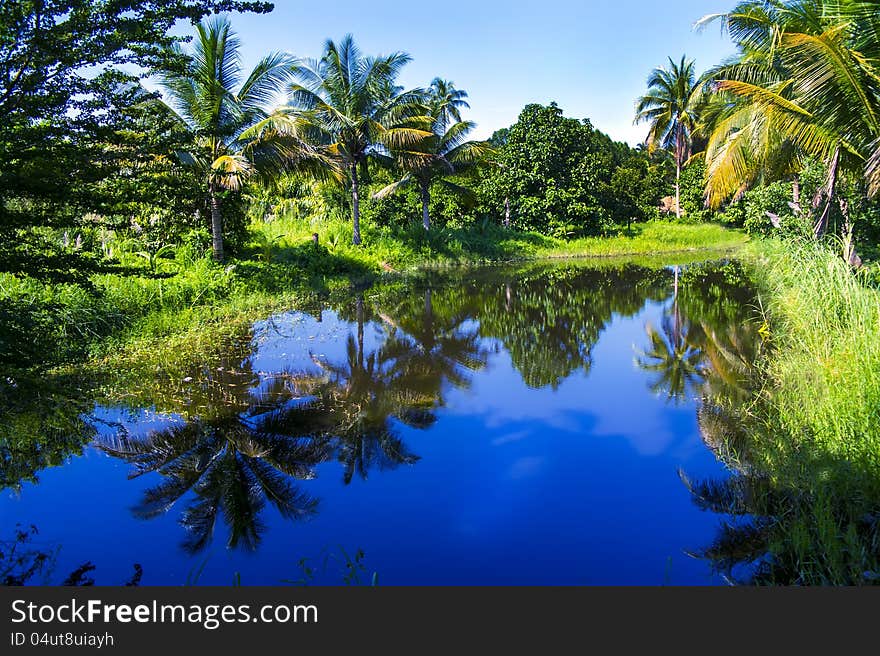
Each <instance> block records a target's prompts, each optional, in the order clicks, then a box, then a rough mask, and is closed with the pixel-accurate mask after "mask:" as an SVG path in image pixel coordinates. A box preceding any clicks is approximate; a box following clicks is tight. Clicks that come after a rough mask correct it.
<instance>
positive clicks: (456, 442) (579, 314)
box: [0, 261, 760, 585]
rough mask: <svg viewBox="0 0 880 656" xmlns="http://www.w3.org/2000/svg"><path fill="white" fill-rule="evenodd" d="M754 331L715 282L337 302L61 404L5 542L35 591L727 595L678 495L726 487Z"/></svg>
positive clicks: (735, 280)
mask: <svg viewBox="0 0 880 656" xmlns="http://www.w3.org/2000/svg"><path fill="white" fill-rule="evenodd" d="M754 315H755V294H754V291H753V289H752V288H751V286H750V285H749V283H748V281H747V280H746V279H745V277H744V275H743V272H742V269H741V267H740V266H739V265H738V264H737V263H736V262H731V261H721V262H711V263H700V264H691V265H685V266H682V267H679V266H654V265H650V264H644V265H643V264H636V263H631V262H630V263H620V262H613V261H609V262H606V263H604V264H600V265H597V264H587V263H579V262H561V263H532V264H529V265H524V266H519V267H502V268H479V269H461V270H459V269H456V270H453V271H449V272H439V271H434V272H421V273H419V274H417V275H414V276H412V277H410V278H408V279H406V280H405V281H402V282H401V281H397V282H394V283H389V284H387V285H376V286H373V287H369V288H366V289H353V290H352V291H351V294H350V295H349V296H348V297H347V298H346V299H345V300H343V301H340V302H334V303H328V304H327V305H326V306H323V307H315V308H314V309H312V310H311V311H310V312H309V313H303V312H289V313H282V314H278V315H276V316H272V317H269V318H267V319H265V320H263V321H259V322H256V323H255V324H254V325H253V326H252V327H251V328H250V330H247V331H245V333H244V334H241V335H237V336H236V337H234V338H232V339H230V340H229V341H228V342H224V343H223V344H218V345H217V348H216V349H215V350H216V353H215V354H214V355H212V357H211V358H209V359H206V360H204V361H198V362H189V361H187V358H185V357H183V356H181V358H180V361H179V362H176V363H175V365H174V366H173V367H168V366H165V367H155V368H154V370H155V369H157V368H158V369H161V373H156V374H155V375H154V376H153V375H147V374H144V373H143V372H132V375H129V376H121V378H120V379H119V380H116V381H115V382H114V383H113V384H103V385H100V386H97V385H96V386H95V387H94V388H90V389H89V390H88V392H87V393H85V392H84V393H83V395H80V396H78V397H77V398H76V401H74V400H72V399H70V400H68V401H64V402H62V401H60V400H56V401H54V402H55V403H57V404H58V405H57V406H56V407H55V410H53V412H56V413H59V414H61V415H63V414H64V413H65V411H66V412H67V415H68V416H67V417H66V418H61V419H59V418H58V417H54V416H53V417H52V418H51V421H49V422H48V424H50V425H51V429H48V428H45V425H47V424H46V421H45V417H43V420H41V421H43V423H42V424H39V425H40V426H43V428H40V429H38V430H43V431H44V433H45V435H43V436H42V437H41V436H37V437H36V438H35V439H37V441H39V440H40V439H42V440H43V444H42V445H41V446H39V447H34V446H33V445H30V444H29V445H27V446H21V448H20V450H16V449H15V448H12V449H7V453H5V454H4V455H3V468H4V475H3V480H2V482H3V484H4V486H5V491H4V493H3V495H2V498H0V516H2V518H3V521H2V526H3V527H5V529H4V530H6V531H7V532H8V531H9V530H10V529H11V527H14V526H15V525H16V524H20V525H21V526H22V527H29V526H31V525H34V526H36V527H37V529H38V533H35V534H33V535H29V536H27V537H24V536H21V541H22V542H23V543H26V545H25V546H27V548H28V549H31V550H32V551H33V552H34V553H44V554H49V555H50V556H51V557H50V558H48V559H47V562H48V561H51V564H52V568H51V569H49V568H44V569H45V571H42V570H41V571H40V572H39V573H38V575H37V574H35V575H34V576H33V577H31V579H30V580H29V581H28V582H31V583H40V582H45V581H48V582H50V583H58V582H60V580H62V579H63V578H64V577H65V576H67V574H68V573H69V572H71V571H73V570H75V569H76V568H77V567H78V566H79V565H81V564H83V563H86V562H89V563H93V564H94V565H95V567H96V569H94V570H90V573H89V574H88V575H89V576H94V578H95V579H96V580H97V582H98V583H99V584H108V585H115V584H120V583H122V582H125V581H126V580H128V579H129V578H131V576H132V572H133V571H134V570H133V568H134V566H135V564H137V566H138V567H139V569H140V570H141V571H142V579H141V580H140V582H141V583H142V584H144V585H182V584H187V583H198V584H219V585H226V584H230V583H232V582H233V581H236V582H241V583H242V584H244V585H277V584H280V583H282V582H295V583H309V584H340V583H362V584H369V583H371V582H378V583H379V584H380V585H417V584H418V585H421V584H429V585H446V584H466V585H468V584H473V585H485V584H526V585H532V584H560V585H600V584H611V585H621V584H623V585H629V584H638V585H664V584H671V585H714V584H721V583H723V582H724V580H723V578H722V576H721V575H720V574H718V573H717V568H715V567H713V566H712V563H711V562H709V561H708V560H707V559H706V558H704V557H703V558H700V557H698V556H700V555H705V549H706V547H707V545H709V544H711V543H712V542H713V540H714V539H715V537H716V535H717V533H718V531H719V527H720V526H722V525H723V524H724V522H725V521H726V519H727V518H726V517H725V516H724V515H723V514H717V513H715V512H710V511H708V510H706V509H705V504H700V503H695V499H694V495H693V494H692V491H691V488H692V484H691V483H690V482H691V481H697V480H710V479H711V480H724V478H725V477H726V476H728V474H727V472H726V469H725V466H724V465H723V464H722V462H721V461H720V460H719V458H718V457H717V455H716V451H717V445H716V443H715V441H714V439H713V434H712V433H713V431H712V430H711V426H712V422H711V412H709V410H710V409H711V408H710V406H711V404H710V402H709V399H710V398H711V397H712V396H713V395H717V394H725V395H726V396H727V397H728V398H736V395H737V393H738V389H739V387H740V386H741V385H743V384H744V381H745V379H746V378H747V376H746V373H745V372H746V371H747V370H748V367H749V365H750V363H751V362H752V361H753V359H754V358H755V354H756V352H757V350H758V348H759V346H760V338H759V336H758V326H757V324H756V323H755V321H754ZM144 370H145V371H150V367H149V366H147V367H145V368H144ZM120 381H122V382H120ZM67 394H68V395H70V394H71V392H70V390H67ZM46 398H47V399H49V398H50V397H49V396H48V394H47V396H46ZM53 398H54V397H53ZM59 398H61V397H59ZM46 403H53V401H51V400H48V401H46ZM77 404H79V405H77ZM62 408H64V409H66V410H64V409H62ZM44 414H45V411H44ZM33 425H35V424H34V423H33V422H31V421H30V420H29V419H27V418H22V419H21V421H20V425H19V429H20V431H22V434H23V433H24V432H26V431H27V430H28V429H27V428H26V427H28V426H30V427H33ZM34 430H37V429H34ZM20 441H26V440H24V438H22V439H21V440H20ZM58 444H64V445H67V446H65V447H63V448H62V447H57V445H58ZM56 447H57V448H56ZM53 449H54V451H53ZM50 451H52V453H51V455H49V452H50ZM22 530H25V529H24V528H23V529H22ZM2 537H4V538H6V537H9V536H8V535H5V536H2ZM22 548H24V547H22ZM41 577H42V578H41Z"/></svg>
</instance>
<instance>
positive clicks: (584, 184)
mask: <svg viewBox="0 0 880 656" xmlns="http://www.w3.org/2000/svg"><path fill="white" fill-rule="evenodd" d="M493 141H494V142H495V143H497V144H498V146H497V151H498V152H497V155H496V156H495V157H494V158H493V159H494V161H495V162H496V164H497V166H493V167H491V169H490V170H489V171H488V173H487V174H486V175H485V176H484V179H483V181H482V183H481V185H480V188H479V195H480V198H481V202H482V205H483V207H484V208H485V211H486V213H487V214H490V215H492V216H495V217H499V218H502V220H505V222H506V217H507V216H508V214H509V216H510V221H511V223H512V224H513V225H515V226H516V227H518V228H520V229H524V230H537V231H542V232H544V233H550V234H552V235H555V236H560V237H568V236H575V235H596V234H600V233H601V232H602V231H603V230H604V229H606V228H607V227H609V226H610V225H611V223H612V211H611V209H610V208H611V207H612V205H613V199H612V198H611V193H610V184H611V176H612V175H613V172H614V170H615V169H616V168H617V167H618V166H620V165H621V163H622V162H624V161H625V160H626V159H627V158H629V157H631V156H633V155H634V151H633V150H632V149H631V148H629V146H627V145H626V144H620V143H615V142H614V141H612V140H611V139H610V138H609V137H608V136H607V135H605V134H603V133H602V132H600V131H598V130H596V129H594V128H593V126H592V124H591V123H590V122H589V120H586V119H585V120H577V119H573V118H567V117H566V116H564V114H563V112H562V109H560V108H559V107H558V106H557V105H556V103H551V104H550V105H548V106H542V105H528V106H526V107H525V109H523V111H522V113H521V114H520V116H519V119H518V120H517V122H516V123H515V124H514V125H513V126H511V128H510V129H509V130H508V131H506V132H504V131H501V132H499V133H497V134H496V135H495V138H493Z"/></svg>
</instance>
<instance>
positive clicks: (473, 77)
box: [231, 0, 735, 144]
mask: <svg viewBox="0 0 880 656" xmlns="http://www.w3.org/2000/svg"><path fill="white" fill-rule="evenodd" d="M734 4H735V3H734V0H672V1H671V2H667V3H663V4H661V3H659V2H655V1H653V0H602V1H598V0H581V1H580V2H578V1H576V0H557V1H555V2H550V1H545V2H522V1H516V0H508V1H504V0H465V1H464V2H456V3H444V4H438V3H430V2H426V3H420V2H415V3H406V4H404V3H402V2H399V1H397V2H392V1H390V0H324V1H323V2H302V1H300V0H275V11H273V12H272V13H271V14H268V15H241V14H234V15H233V16H232V17H231V18H232V24H233V28H234V29H235V31H236V32H238V34H239V37H240V38H241V41H242V54H243V57H244V62H243V63H244V64H245V66H246V67H249V66H252V65H253V64H254V63H255V62H256V61H257V60H258V58H259V57H261V56H262V55H264V54H265V53H266V52H268V51H270V50H284V51H288V52H291V53H292V54H294V55H298V56H302V57H317V56H319V54H320V52H321V49H322V46H323V43H324V41H325V40H326V39H327V38H332V39H334V40H338V39H341V38H342V37H343V36H344V35H345V34H346V33H349V32H350V33H351V34H353V35H354V37H355V40H356V42H357V43H358V44H359V45H360V47H361V49H362V50H363V51H364V52H365V53H367V54H388V53H390V52H393V51H396V50H403V51H405V52H408V53H409V54H410V55H412V57H413V61H412V63H411V64H409V65H408V66H407V68H406V69H405V71H404V73H403V76H402V78H401V83H402V84H403V85H405V86H407V87H413V86H425V85H427V84H428V83H429V82H430V81H431V79H433V78H434V77H435V76H441V77H444V78H447V79H450V80H453V81H454V82H455V84H456V86H458V87H459V88H460V89H464V90H466V91H467V92H468V93H469V94H470V103H471V107H472V109H471V110H470V112H469V113H468V115H467V116H468V118H470V119H471V120H474V121H476V122H477V123H478V128H477V132H476V133H475V136H477V137H480V138H484V137H488V136H489V135H491V134H492V132H493V131H495V130H496V129H498V128H503V127H507V126H509V125H511V124H512V123H514V122H515V121H516V118H517V116H518V114H519V112H520V110H521V109H522V108H523V107H524V106H525V105H526V104H527V103H530V102H538V103H549V102H550V101H554V100H555V101H556V102H557V103H558V104H559V106H560V107H562V108H563V109H564V110H565V113H566V115H567V116H572V117H575V118H590V119H591V120H592V121H593V124H594V125H595V126H596V127H597V128H599V129H601V130H603V131H605V132H607V133H609V134H610V135H611V136H612V137H613V138H615V139H618V140H622V141H628V142H630V143H631V144H636V143H638V142H639V141H642V140H643V139H644V136H645V127H644V126H633V125H632V122H633V114H634V111H633V106H634V102H635V99H636V98H637V97H638V96H639V94H641V93H643V92H644V88H645V81H646V79H647V77H648V74H649V73H650V71H651V69H652V68H654V67H655V66H658V65H661V64H663V63H665V62H666V58H667V57H668V56H672V57H674V58H676V59H677V58H679V57H681V55H682V54H687V55H688V57H691V58H694V59H696V61H697V67H698V69H699V70H700V71H702V70H703V69H705V68H708V67H709V66H711V65H713V64H716V63H718V62H719V61H720V60H721V59H723V58H724V57H725V56H727V55H729V54H730V53H731V52H732V47H731V45H730V43H729V41H728V40H727V38H726V37H725V36H723V35H722V34H721V31H720V29H718V28H716V27H712V28H710V29H707V30H704V31H701V32H695V31H694V29H693V24H694V22H695V21H696V20H698V19H699V18H700V17H702V16H704V15H706V14H709V13H716V12H721V11H726V10H728V9H730V8H732V7H733V5H734ZM404 6H405V7H406V8H405V9H404Z"/></svg>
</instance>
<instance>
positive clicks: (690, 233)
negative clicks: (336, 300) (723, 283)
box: [90, 221, 745, 358]
mask: <svg viewBox="0 0 880 656" xmlns="http://www.w3.org/2000/svg"><path fill="white" fill-rule="evenodd" d="M313 232H318V234H319V245H318V246H317V247H316V246H315V245H314V243H313V242H312V237H311V236H312V233H313ZM253 235H254V237H253V240H252V242H251V244H250V245H249V247H248V249H247V251H246V252H245V253H244V254H243V255H242V256H241V257H239V258H236V259H233V260H231V261H230V262H228V263H227V264H226V265H225V266H218V265H215V264H213V263H211V262H210V261H209V260H207V259H203V260H197V261H194V262H183V263H179V264H180V265H179V266H178V267H177V268H175V269H174V271H176V272H177V273H176V274H175V275H173V277H170V278H156V277H146V276H135V277H120V276H111V275H108V276H100V277H97V278H96V280H95V282H96V284H97V286H98V288H99V289H100V290H102V297H101V304H102V308H103V315H101V312H97V313H96V314H98V315H101V316H103V317H104V319H105V323H106V325H104V326H97V327H96V328H95V330H94V331H93V332H94V334H95V335H100V334H101V333H102V332H103V333H104V334H105V335H108V337H107V338H106V339H103V340H97V341H93V343H92V345H91V347H90V350H91V355H92V356H98V357H104V356H105V355H107V354H111V355H113V357H114V358H118V357H119V355H120V354H121V353H122V352H123V351H126V352H128V354H129V355H132V356H134V357H136V354H137V353H139V352H140V353H146V352H151V351H155V350H156V349H158V348H160V347H161V349H162V350H165V351H168V352H174V351H175V350H177V349H180V348H187V349H188V350H189V349H190V348H192V349H196V350H198V349H199V348H200V346H199V345H200V344H202V343H206V344H207V343H211V342H214V341H216V340H217V339H219V338H220V337H221V336H222V334H224V333H231V332H234V331H235V330H236V329H237V328H236V327H237V326H238V325H239V324H247V323H249V322H252V321H254V320H256V319H258V318H260V317H262V316H265V315H266V314H269V313H271V312H274V311H279V310H288V309H302V308H307V307H308V306H309V305H310V304H314V303H315V302H316V301H317V300H318V299H319V298H322V297H323V298H326V297H327V296H329V295H334V294H345V293H347V290H348V289H349V287H350V286H351V285H360V284H365V283H367V282H369V281H371V280H374V279H376V278H377V277H384V278H387V277H389V276H393V275H395V274H396V273H397V272H402V271H405V270H408V269H414V268H417V267H420V266H427V265H462V264H479V263H490V262H507V261H520V260H528V259H540V258H548V257H553V258H556V257H559V258H561V257H611V256H635V255H646V256H652V257H657V256H660V257H662V256H663V254H664V253H669V254H672V253H690V254H691V255H692V256H694V257H696V256H697V254H699V253H702V252H704V251H713V252H717V251H720V250H729V249H732V248H736V247H738V246H740V245H742V244H743V242H744V241H745V237H744V236H743V235H742V234H740V233H737V232H734V231H730V230H726V229H724V228H722V227H720V226H716V225H708V224H705V225H677V224H670V223H652V224H647V225H641V226H637V227H634V228H633V231H632V234H631V235H629V236H626V235H621V236H616V237H607V238H593V239H582V240H578V241H572V242H564V241H560V240H557V239H552V238H548V237H543V236H541V235H538V234H535V233H521V232H515V231H507V230H501V229H500V228H494V227H490V228H488V229H487V230H483V231H479V230H476V229H471V230H446V229H438V230H436V231H433V232H432V233H431V234H430V235H426V234H425V233H424V230H422V229H421V227H419V228H417V229H414V230H412V231H411V232H400V231H391V230H387V229H380V228H376V227H374V226H371V225H369V224H365V225H364V229H363V236H364V245H363V246H361V247H355V246H352V245H351V243H350V241H351V227H350V225H349V224H347V223H334V222H327V223H324V224H320V225H312V224H309V223H308V222H301V221H300V222H296V221H290V222H282V221H278V222H274V223H260V224H257V225H255V226H254V228H253ZM187 344H189V345H190V346H189V347H187V346H186V345H187Z"/></svg>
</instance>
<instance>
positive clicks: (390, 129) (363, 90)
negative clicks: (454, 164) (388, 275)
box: [288, 35, 431, 246]
mask: <svg viewBox="0 0 880 656" xmlns="http://www.w3.org/2000/svg"><path fill="white" fill-rule="evenodd" d="M409 61H410V56H409V55H407V54H406V53H402V52H397V53H394V54H391V55H387V56H381V57H367V56H364V55H363V54H361V51H360V49H359V48H358V47H357V46H356V45H355V42H354V39H353V38H352V37H351V35H348V36H346V37H345V38H344V39H343V40H342V41H341V42H340V43H338V44H337V43H334V42H333V41H327V43H326V45H325V46H324V54H323V55H322V57H321V59H320V60H317V61H315V60H308V61H301V62H299V64H298V66H297V67H296V69H295V75H296V78H297V81H296V82H295V83H294V84H292V85H291V88H290V89H291V104H290V107H289V112H288V117H289V118H290V119H291V120H292V121H293V123H294V124H295V125H299V126H300V129H302V130H303V134H307V135H309V136H310V137H311V138H312V139H313V140H314V141H315V142H316V143H318V144H321V145H322V146H324V147H325V148H326V149H327V152H329V154H330V155H331V157H333V158H334V159H335V160H336V161H337V162H338V166H339V168H340V169H342V170H343V171H345V173H346V176H347V179H348V184H349V186H350V192H351V205H352V208H351V211H352V222H353V229H354V233H353V237H352V241H353V243H354V244H355V245H356V246H357V245H360V243H361V228H360V218H361V210H360V184H361V169H362V168H364V167H366V166H367V161H368V160H369V159H371V158H375V157H383V156H384V157H387V156H388V154H389V151H396V152H405V151H407V150H408V149H409V148H411V147H412V146H413V145H414V144H415V143H417V142H418V141H420V140H421V139H424V138H426V137H430V136H431V133H430V132H429V131H427V130H426V128H427V127H428V126H427V119H426V117H425V116H424V115H425V106H424V105H423V104H422V96H423V94H422V92H421V91H420V90H418V89H416V90H412V91H403V90H402V89H401V88H400V87H398V86H397V77H398V75H399V74H400V71H401V69H402V68H403V67H404V66H405V65H406V64H407V63H408V62H409Z"/></svg>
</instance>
